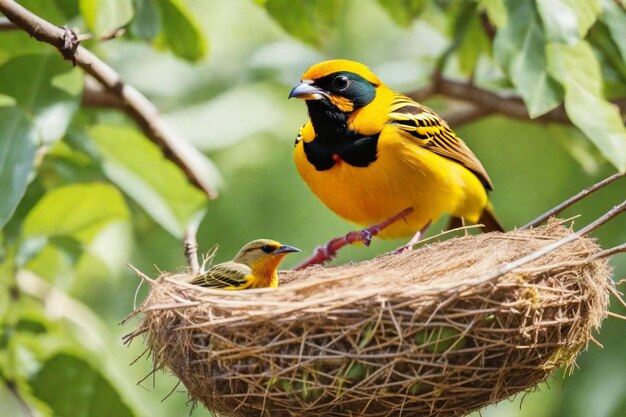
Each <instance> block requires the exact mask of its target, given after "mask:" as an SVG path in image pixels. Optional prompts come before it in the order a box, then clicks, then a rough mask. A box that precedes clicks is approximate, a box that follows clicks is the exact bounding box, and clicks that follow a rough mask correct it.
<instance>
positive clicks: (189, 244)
mask: <svg viewBox="0 0 626 417" xmlns="http://www.w3.org/2000/svg"><path fill="white" fill-rule="evenodd" d="M197 231H198V228H197V227H194V226H193V225H189V226H187V227H186V228H185V237H184V240H183V246H184V248H185V252H184V253H185V258H187V265H189V267H190V268H191V273H192V274H193V275H195V274H197V273H198V271H200V265H199V264H198V242H197V240H196V233H197Z"/></svg>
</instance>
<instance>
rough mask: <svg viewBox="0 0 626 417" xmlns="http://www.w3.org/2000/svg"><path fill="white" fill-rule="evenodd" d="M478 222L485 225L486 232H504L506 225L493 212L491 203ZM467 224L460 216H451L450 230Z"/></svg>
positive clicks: (484, 230)
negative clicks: (503, 225)
mask: <svg viewBox="0 0 626 417" xmlns="http://www.w3.org/2000/svg"><path fill="white" fill-rule="evenodd" d="M478 223H480V224H482V225H483V228H482V231H483V232H484V233H487V232H504V227H502V224H501V223H500V221H499V220H498V219H497V218H496V216H495V214H494V213H493V208H492V207H491V205H489V206H487V207H485V209H484V210H483V212H482V214H481V215H480V218H479V219H478ZM463 225H465V222H464V221H463V219H462V218H460V217H454V216H453V217H450V221H449V222H448V230H450V229H456V228H457V227H462V226H463Z"/></svg>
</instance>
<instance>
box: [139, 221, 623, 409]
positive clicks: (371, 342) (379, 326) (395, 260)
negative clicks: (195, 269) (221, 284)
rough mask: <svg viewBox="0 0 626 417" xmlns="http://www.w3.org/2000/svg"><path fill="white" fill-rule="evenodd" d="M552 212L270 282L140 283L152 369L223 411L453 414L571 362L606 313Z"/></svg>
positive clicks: (600, 270)
mask: <svg viewBox="0 0 626 417" xmlns="http://www.w3.org/2000/svg"><path fill="white" fill-rule="evenodd" d="M568 233H570V231H569V230H568V229H566V228H565V227H563V226H562V225H561V224H559V223H557V222H551V223H550V224H548V225H547V226H545V227H541V228H537V229H531V230H526V231H513V232H509V233H505V234H502V233H489V234H482V235H477V236H464V237H459V238H455V239H452V240H448V241H445V242H441V243H435V244H432V245H429V246H425V247H422V248H420V249H418V250H415V251H412V252H408V253H402V254H399V255H385V256H382V257H379V258H376V259H374V260H371V261H367V262H361V263H357V264H350V265H343V266H338V267H332V268H320V267H311V268H308V269H306V270H304V271H299V272H284V273H281V275H280V279H281V285H280V287H279V288H277V289H261V290H247V291H239V292H237V291H230V292H225V291H217V290H210V289H204V288H199V287H195V286H191V285H189V284H186V283H185V282H184V281H185V280H186V279H188V278H189V276H188V275H185V274H162V275H161V276H160V277H158V278H157V279H156V280H150V279H149V278H147V277H145V276H144V278H145V279H146V280H148V281H149V282H150V284H151V289H150V293H149V295H148V297H147V299H146V300H145V301H144V303H143V305H142V306H141V307H140V308H139V309H138V310H137V312H136V313H140V314H141V315H142V320H141V323H140V327H139V328H138V329H137V330H136V331H134V332H133V333H131V334H130V335H128V336H127V337H128V339H130V340H132V339H133V338H134V337H136V336H137V335H139V334H145V336H146V338H145V342H146V343H147V346H148V350H149V351H150V352H151V354H152V356H153V360H154V363H155V369H167V370H169V371H171V372H173V373H174V374H175V375H176V376H177V377H178V378H179V379H180V380H181V381H182V382H183V384H184V385H185V386H186V388H187V390H188V392H189V395H190V397H191V398H192V399H193V400H194V401H200V402H201V403H202V404H204V405H205V406H206V407H207V408H208V409H210V410H211V411H213V412H215V413H217V414H218V415H225V416H243V417H247V416H255V417H257V416H272V417H282V416H294V417H295V416H298V417H305V416H324V417H330V416H372V417H373V416H462V415H465V414H468V413H469V412H471V411H473V410H476V409H479V408H481V407H483V406H485V405H487V404H490V403H493V402H496V401H498V400H501V399H503V398H507V397H509V396H511V395H513V394H515V393H518V392H520V391H525V390H527V389H529V388H531V387H534V386H535V385H536V384H537V383H539V382H541V381H543V380H545V379H546V378H547V376H548V375H549V374H550V373H551V372H552V371H554V370H555V369H557V368H559V367H563V366H564V367H570V366H571V365H572V364H573V362H574V360H575V358H576V355H577V354H578V353H579V352H580V350H581V348H583V347H586V345H587V343H588V342H589V341H590V340H592V332H593V331H594V330H595V329H597V328H598V327H599V325H600V322H601V321H602V319H603V318H604V317H605V316H606V315H607V307H608V299H609V291H610V290H611V289H612V287H611V285H612V284H611V280H610V275H611V269H610V267H609V266H608V263H607V261H606V260H605V259H596V258H594V256H593V255H594V254H596V253H598V252H599V251H600V248H599V247H598V245H596V244H595V243H594V241H593V240H592V239H589V238H578V239H576V240H574V241H573V242H572V243H569V244H567V245H565V246H562V247H561V248H559V249H557V250H555V251H552V252H550V253H549V254H548V255H547V256H543V257H540V258H539V259H536V260H535V261H533V262H530V263H527V264H526V265H524V266H523V267H522V268H518V269H515V271H514V272H509V273H507V274H504V275H502V276H500V274H493V273H492V272H493V271H494V270H497V268H499V267H501V266H502V265H504V264H506V263H507V262H511V261H513V260H515V259H518V258H520V257H521V256H523V255H525V254H528V253H531V252H533V251H535V250H537V249H540V248H542V247H545V246H546V245H547V244H550V243H552V242H554V241H556V240H558V239H559V238H562V237H563V236H565V235H567V234H568Z"/></svg>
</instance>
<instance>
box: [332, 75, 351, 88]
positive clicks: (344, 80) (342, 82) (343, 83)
mask: <svg viewBox="0 0 626 417" xmlns="http://www.w3.org/2000/svg"><path fill="white" fill-rule="evenodd" d="M349 85H350V80H349V79H348V77H346V76H344V75H340V76H338V77H335V79H334V80H333V88H334V89H335V90H337V91H344V90H345V89H346V88H348V86H349Z"/></svg>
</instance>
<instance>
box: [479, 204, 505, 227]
mask: <svg viewBox="0 0 626 417" xmlns="http://www.w3.org/2000/svg"><path fill="white" fill-rule="evenodd" d="M478 223H480V224H484V225H485V226H484V227H483V232H504V227H502V224H501V223H500V221H499V220H498V219H497V218H496V215H495V214H494V213H493V208H492V207H491V204H489V205H488V206H487V207H485V209H484V210H483V213H482V214H481V215H480V219H478Z"/></svg>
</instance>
